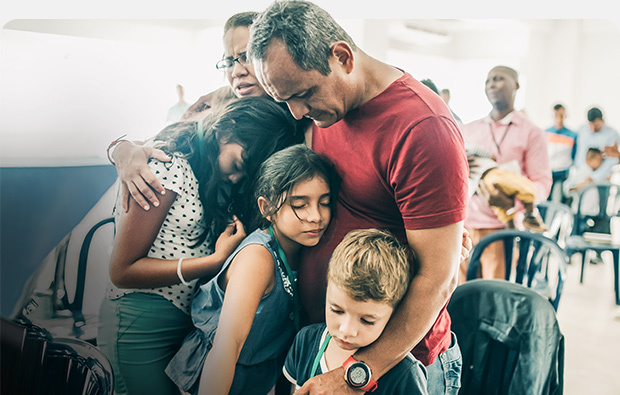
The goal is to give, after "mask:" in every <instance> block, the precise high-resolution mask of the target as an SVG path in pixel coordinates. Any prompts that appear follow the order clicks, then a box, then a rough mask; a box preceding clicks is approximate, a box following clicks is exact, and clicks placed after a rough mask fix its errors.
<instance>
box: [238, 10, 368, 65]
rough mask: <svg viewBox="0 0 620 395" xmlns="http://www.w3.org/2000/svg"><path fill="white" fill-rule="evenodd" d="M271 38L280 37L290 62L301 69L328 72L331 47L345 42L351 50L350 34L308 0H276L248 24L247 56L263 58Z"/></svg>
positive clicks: (253, 58) (354, 48)
mask: <svg viewBox="0 0 620 395" xmlns="http://www.w3.org/2000/svg"><path fill="white" fill-rule="evenodd" d="M273 39H278V40H281V41H282V42H283V43H284V44H285V45H286V48H287V49H288V52H289V54H290V55H291V57H292V58H293V61H294V62H295V63H296V64H297V65H298V66H299V67H300V68H301V69H303V70H306V71H310V70H317V71H319V72H320V73H321V74H323V75H328V74H329V73H330V72H331V68H330V67H329V57H330V56H331V46H332V44H334V43H335V42H337V41H345V42H346V43H347V44H349V45H350V46H351V48H352V49H353V50H356V49H357V47H356V46H355V43H354V42H353V40H352V39H351V37H350V36H349V35H348V34H347V32H345V31H344V29H343V28H342V27H340V25H338V24H337V23H336V21H334V19H333V18H332V17H331V15H329V14H328V13H327V12H326V11H325V10H323V9H322V8H320V7H319V6H317V5H316V4H313V3H310V2H308V1H291V0H286V1H276V2H275V3H273V4H271V5H270V6H269V7H268V8H267V9H266V10H265V11H264V12H262V13H261V14H260V15H259V16H258V18H257V19H256V20H255V21H254V23H253V24H252V26H251V27H250V42H249V44H248V50H247V52H248V55H249V56H250V58H251V59H252V60H253V61H257V60H258V61H263V60H264V59H265V56H266V54H267V49H268V48H269V45H270V44H271V42H272V40H273Z"/></svg>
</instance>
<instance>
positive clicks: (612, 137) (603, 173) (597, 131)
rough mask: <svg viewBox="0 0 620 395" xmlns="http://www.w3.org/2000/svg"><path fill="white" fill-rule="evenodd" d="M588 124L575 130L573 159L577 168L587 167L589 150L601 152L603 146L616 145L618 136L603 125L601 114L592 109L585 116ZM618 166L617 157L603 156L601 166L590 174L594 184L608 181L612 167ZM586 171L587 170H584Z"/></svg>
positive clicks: (594, 108)
mask: <svg viewBox="0 0 620 395" xmlns="http://www.w3.org/2000/svg"><path fill="white" fill-rule="evenodd" d="M587 118H588V123H587V124H586V125H583V126H582V127H581V128H579V129H578V130H577V133H578V135H579V137H578V141H579V144H578V145H577V156H576V157H575V166H576V167H577V168H582V167H588V166H587V165H586V152H587V151H588V149H589V148H598V149H599V150H601V151H603V150H604V149H605V146H614V145H618V142H620V135H618V132H617V131H616V130H614V129H612V128H611V127H609V126H607V124H605V121H604V120H603V112H602V111H601V110H600V109H598V108H596V107H592V108H591V109H589V110H588V114H587ZM617 164H618V157H614V156H613V155H612V156H605V157H604V158H603V163H602V164H601V166H600V167H599V168H598V169H596V171H594V172H592V175H591V177H592V179H593V180H594V181H596V182H600V181H605V180H608V179H609V176H610V175H611V172H612V170H611V169H612V167H613V166H615V165H617ZM586 171H587V169H586Z"/></svg>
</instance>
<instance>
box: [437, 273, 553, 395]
mask: <svg viewBox="0 0 620 395" xmlns="http://www.w3.org/2000/svg"><path fill="white" fill-rule="evenodd" d="M447 309H448V312H449V313H450V317H451V318H452V331H453V332H454V333H455V334H456V336H457V339H458V342H459V347H460V349H461V353H462V356H463V371H462V374H461V389H460V391H459V394H461V395H496V394H509V395H521V394H536V395H540V394H558V395H559V394H562V391H563V385H564V336H563V334H562V332H561V331H560V328H559V326H558V322H557V319H556V315H555V311H554V309H553V308H552V306H551V305H550V304H549V303H548V302H546V301H545V299H544V298H542V297H541V296H540V295H538V294H537V293H536V292H534V291H532V290H530V289H528V288H526V287H524V286H522V285H520V284H514V283H510V282H507V281H503V280H472V281H468V282H465V283H463V284H461V285H459V286H458V287H457V288H456V290H455V291H454V293H453V294H452V297H451V299H450V302H449V303H448V307H447Z"/></svg>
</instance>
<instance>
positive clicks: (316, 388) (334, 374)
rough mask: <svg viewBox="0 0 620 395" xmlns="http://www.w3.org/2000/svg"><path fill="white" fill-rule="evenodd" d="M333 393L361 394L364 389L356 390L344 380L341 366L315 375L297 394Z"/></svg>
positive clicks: (324, 394)
mask: <svg viewBox="0 0 620 395" xmlns="http://www.w3.org/2000/svg"><path fill="white" fill-rule="evenodd" d="M306 394H308V395H332V394H345V395H346V394H349V395H359V394H363V392H362V391H357V390H354V389H353V388H351V387H349V385H348V384H347V382H346V381H344V368H343V367H342V366H341V367H339V368H337V369H334V370H330V371H329V372H327V373H323V374H321V375H318V376H314V377H313V378H311V379H310V380H308V381H306V382H305V383H304V385H303V387H301V388H300V389H299V390H297V391H296V392H295V395H306Z"/></svg>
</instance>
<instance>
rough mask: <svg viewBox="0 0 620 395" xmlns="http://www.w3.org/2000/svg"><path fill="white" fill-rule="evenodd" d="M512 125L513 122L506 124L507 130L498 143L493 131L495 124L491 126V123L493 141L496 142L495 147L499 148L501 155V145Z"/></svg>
mask: <svg viewBox="0 0 620 395" xmlns="http://www.w3.org/2000/svg"><path fill="white" fill-rule="evenodd" d="M510 125H512V122H510V123H508V126H506V131H505V132H504V135H503V136H502V139H501V140H500V141H499V143H498V142H497V140H495V134H494V133H493V126H491V124H490V123H489V130H490V131H491V138H492V139H493V142H494V143H495V147H496V148H497V153H498V154H500V155H501V153H502V150H501V149H500V148H499V147H500V145H502V143H503V142H504V139H505V138H506V136H507V135H508V130H509V129H510Z"/></svg>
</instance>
